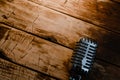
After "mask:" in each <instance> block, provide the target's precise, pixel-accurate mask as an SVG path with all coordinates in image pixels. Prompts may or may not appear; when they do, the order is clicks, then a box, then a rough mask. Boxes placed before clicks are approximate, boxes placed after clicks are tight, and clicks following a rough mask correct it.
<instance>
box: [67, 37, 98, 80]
mask: <svg viewBox="0 0 120 80" xmlns="http://www.w3.org/2000/svg"><path fill="white" fill-rule="evenodd" d="M97 46H98V45H97V42H96V41H94V40H93V39H91V38H87V37H85V38H82V39H80V41H79V42H77V45H76V47H75V49H74V52H73V56H72V59H71V63H72V68H71V70H70V77H69V80H86V77H87V76H88V73H89V71H90V70H91V68H92V65H93V62H94V58H95V54H96V49H97ZM84 78H85V79H84Z"/></svg>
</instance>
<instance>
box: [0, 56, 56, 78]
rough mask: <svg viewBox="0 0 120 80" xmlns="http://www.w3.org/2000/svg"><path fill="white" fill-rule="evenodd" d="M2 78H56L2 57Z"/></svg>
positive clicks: (0, 76)
mask: <svg viewBox="0 0 120 80" xmlns="http://www.w3.org/2000/svg"><path fill="white" fill-rule="evenodd" d="M0 80H56V79H54V78H51V77H49V76H46V75H44V74H42V73H38V72H34V71H32V70H29V69H27V68H24V67H22V66H18V65H16V64H14V63H11V62H9V61H6V60H4V59H1V58H0Z"/></svg>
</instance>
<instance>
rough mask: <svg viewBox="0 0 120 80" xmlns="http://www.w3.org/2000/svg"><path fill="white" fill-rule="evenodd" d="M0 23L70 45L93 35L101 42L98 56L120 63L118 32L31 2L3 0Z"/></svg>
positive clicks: (0, 6) (119, 37) (0, 5)
mask: <svg viewBox="0 0 120 80" xmlns="http://www.w3.org/2000/svg"><path fill="white" fill-rule="evenodd" d="M49 1H50V0H49ZM46 2H47V1H46ZM58 2H59V1H58ZM0 23H3V24H7V25H9V26H11V27H14V28H17V29H21V30H24V31H27V32H30V33H31V34H34V35H36V36H39V37H42V38H44V39H48V40H50V41H52V42H55V43H59V44H61V45H63V46H66V47H69V48H74V45H75V43H76V42H77V41H78V40H79V39H80V38H81V37H84V36H88V37H91V38H93V39H95V40H97V41H98V43H99V48H98V54H97V58H99V59H103V60H105V61H108V62H110V63H113V64H116V65H118V66H120V62H119V61H120V58H119V57H120V54H119V53H120V49H119V45H120V35H119V34H116V33H113V32H111V31H108V30H105V29H102V28H99V27H97V26H95V25H92V24H89V23H87V22H84V21H81V20H78V19H75V18H73V17H70V16H68V15H65V14H62V13H59V12H56V11H54V10H51V9H48V8H46V7H43V6H40V5H37V4H34V3H32V2H30V1H27V0H14V1H12V0H11V1H8V0H1V2H0ZM113 56H114V58H113Z"/></svg>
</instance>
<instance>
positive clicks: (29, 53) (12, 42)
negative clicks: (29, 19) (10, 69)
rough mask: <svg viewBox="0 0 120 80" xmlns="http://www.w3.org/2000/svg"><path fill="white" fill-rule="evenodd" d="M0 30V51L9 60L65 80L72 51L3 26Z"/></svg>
mask: <svg viewBox="0 0 120 80" xmlns="http://www.w3.org/2000/svg"><path fill="white" fill-rule="evenodd" d="M1 29H2V30H3V31H2V30H1ZM6 29H7V30H6ZM0 30H1V31H0V33H1V34H4V36H3V37H2V38H1V39H0V49H1V50H2V51H3V52H4V53H5V55H6V56H7V57H8V58H9V59H10V60H12V61H15V62H17V63H20V64H22V65H25V66H28V67H31V68H33V69H35V70H38V71H40V72H43V73H46V74H48V75H51V76H55V77H57V78H61V79H66V78H67V76H68V73H67V68H68V66H67V64H68V63H69V60H70V57H71V54H72V50H69V49H67V48H64V47H62V46H59V45H57V44H54V43H51V42H49V41H46V40H43V39H40V38H38V37H35V36H33V35H30V34H27V33H25V32H23V31H20V30H17V29H13V28H9V27H7V26H5V25H1V26H0Z"/></svg>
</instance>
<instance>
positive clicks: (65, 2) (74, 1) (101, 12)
mask: <svg viewBox="0 0 120 80" xmlns="http://www.w3.org/2000/svg"><path fill="white" fill-rule="evenodd" d="M29 1H32V2H35V3H36V4H39V5H43V6H45V7H48V8H51V9H53V10H56V11H59V12H61V13H65V14H68V15H70V16H73V17H75V18H78V19H81V20H84V21H87V22H89V23H92V24H95V25H97V26H99V27H103V28H105V29H108V30H111V31H114V32H117V33H120V27H119V26H120V24H119V23H120V20H119V18H120V15H119V14H120V5H119V4H117V3H114V2H112V1H111V0H29ZM118 1H119V0H118Z"/></svg>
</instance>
